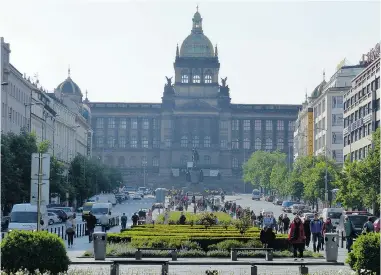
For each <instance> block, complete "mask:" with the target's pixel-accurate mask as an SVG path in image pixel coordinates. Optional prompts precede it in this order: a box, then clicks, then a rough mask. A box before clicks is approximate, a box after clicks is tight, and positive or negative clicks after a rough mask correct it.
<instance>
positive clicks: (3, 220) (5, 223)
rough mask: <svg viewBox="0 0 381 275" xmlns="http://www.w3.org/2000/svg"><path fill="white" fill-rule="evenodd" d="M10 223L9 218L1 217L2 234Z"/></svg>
mask: <svg viewBox="0 0 381 275" xmlns="http://www.w3.org/2000/svg"><path fill="white" fill-rule="evenodd" d="M10 221H11V217H10V216H5V217H1V231H2V232H4V231H7V230H8V226H9V222H10Z"/></svg>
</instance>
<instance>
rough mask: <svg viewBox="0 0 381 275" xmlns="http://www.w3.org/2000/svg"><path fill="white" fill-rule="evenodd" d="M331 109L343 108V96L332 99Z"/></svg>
mask: <svg viewBox="0 0 381 275" xmlns="http://www.w3.org/2000/svg"><path fill="white" fill-rule="evenodd" d="M332 108H333V109H335V108H343V96H333V97H332Z"/></svg>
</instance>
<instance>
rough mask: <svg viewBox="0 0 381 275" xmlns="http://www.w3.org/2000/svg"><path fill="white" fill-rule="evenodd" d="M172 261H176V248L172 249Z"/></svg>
mask: <svg viewBox="0 0 381 275" xmlns="http://www.w3.org/2000/svg"><path fill="white" fill-rule="evenodd" d="M172 261H177V251H176V250H173V251H172Z"/></svg>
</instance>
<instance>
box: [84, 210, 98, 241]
mask: <svg viewBox="0 0 381 275" xmlns="http://www.w3.org/2000/svg"><path fill="white" fill-rule="evenodd" d="M96 225H97V218H96V217H95V216H94V215H93V213H92V212H91V211H90V213H89V216H88V217H87V219H86V227H87V231H88V233H89V243H91V242H92V240H93V233H94V229H95V226H96Z"/></svg>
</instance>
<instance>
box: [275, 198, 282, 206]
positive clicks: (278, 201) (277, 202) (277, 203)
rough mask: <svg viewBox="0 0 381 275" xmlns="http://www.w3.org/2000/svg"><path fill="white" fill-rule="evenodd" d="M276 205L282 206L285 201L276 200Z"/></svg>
mask: <svg viewBox="0 0 381 275" xmlns="http://www.w3.org/2000/svg"><path fill="white" fill-rule="evenodd" d="M273 203H274V205H282V203H283V200H280V199H276V200H274V202H273Z"/></svg>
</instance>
